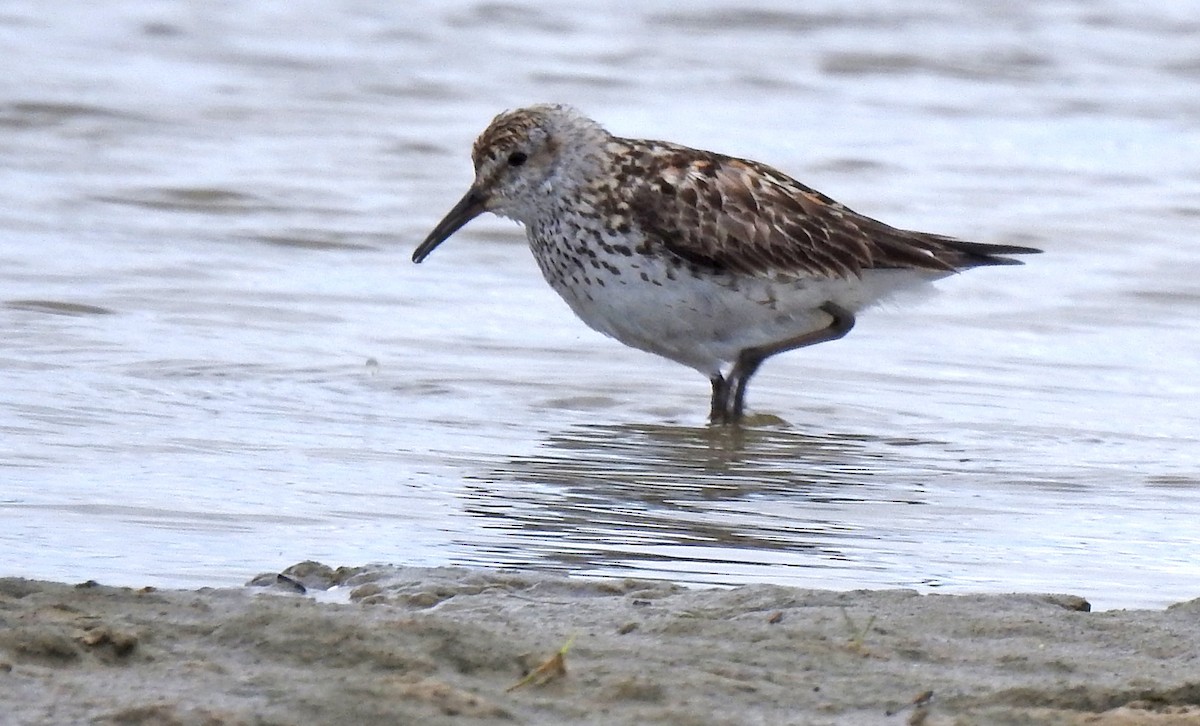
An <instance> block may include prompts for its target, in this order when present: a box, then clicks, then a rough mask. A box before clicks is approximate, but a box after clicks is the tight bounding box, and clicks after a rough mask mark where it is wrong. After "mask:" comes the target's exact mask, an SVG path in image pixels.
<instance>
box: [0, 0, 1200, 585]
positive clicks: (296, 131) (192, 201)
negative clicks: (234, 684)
mask: <svg viewBox="0 0 1200 726" xmlns="http://www.w3.org/2000/svg"><path fill="white" fill-rule="evenodd" d="M797 7H798V6H797V5H796V4H794V3H786V2H775V3H770V2H766V3H755V4H753V5H752V4H749V3H747V4H737V5H734V4H728V5H726V4H721V3H687V4H684V3H655V2H641V3H624V2H609V3H577V4H576V3H565V4H554V5H542V4H538V3H532V2H437V3H433V2H428V3H421V2H416V3H390V2H366V1H365V0H364V1H354V0H341V1H322V2H317V1H316V0H311V1H301V2H296V1H286V2H285V1H284V0H277V1H275V2H255V3H234V2H199V1H196V2H154V1H151V0H129V1H127V2H91V3H83V2H64V3H46V2H42V1H41V0H38V1H36V2H35V1H32V0H30V1H24V2H22V1H19V0H9V1H7V2H4V3H2V4H0V51H2V57H3V61H0V62H2V64H3V73H0V335H2V336H3V338H2V340H0V574H3V575H23V576H29V577H38V578H50V579H60V580H67V581H80V580H85V579H89V578H91V579H97V580H100V581H103V582H107V583H112V584H129V585H147V584H150V585H158V586H183V587H194V586H199V585H232V584H237V583H240V582H243V581H245V580H246V579H247V578H248V577H250V576H252V575H254V574H256V573H258V572H262V571H270V570H278V569H279V568H281V567H284V566H286V565H288V564H291V563H293V562H296V561H299V560H303V559H317V560H321V561H324V562H327V563H330V564H348V565H354V564H363V563H369V562H379V563H395V564H409V565H437V564H463V565H474V566H487V567H493V566H521V567H532V568H539V569H549V570H558V571H564V572H569V573H572V574H575V575H579V576H594V577H624V576H639V577H652V578H667V579H671V580H675V581H680V582H687V583H698V584H703V583H714V584H734V583H739V582H776V583H783V584H791V585H801V586H809V587H830V588H858V587H872V588H882V587H914V588H918V589H920V590H922V591H925V592H932V591H941V592H1008V591H1060V592H1072V593H1076V594H1079V595H1083V596H1085V597H1088V598H1089V599H1091V600H1092V601H1093V603H1094V604H1095V605H1096V606H1098V607H1162V606H1165V605H1166V604H1168V603H1170V602H1174V601H1178V600H1182V599H1187V598H1193V597H1196V596H1200V524H1198V523H1200V447H1198V432H1200V412H1198V406H1197V404H1198V403H1200V363H1198V362H1197V354H1198V353H1200V322H1198V321H1200V316H1198V315H1197V312H1198V310H1200V247H1198V237H1200V10H1197V9H1196V7H1195V6H1194V4H1192V3H1159V4H1147V3H1144V2H1137V3H1135V2H1125V1H1123V0H1102V1H1100V2H1034V1H1032V0H1029V1H1025V2H1007V3H995V2H992V1H991V0H977V1H974V2H960V3H942V2H934V1H932V0H916V1H913V2H907V1H906V2H872V3H846V2H824V3H806V4H804V5H803V6H802V7H803V9H802V10H798V9H796V8H797ZM542 101H559V102H567V103H572V104H575V105H577V106H579V107H580V108H582V109H583V110H585V111H586V112H588V113H589V114H590V115H592V116H594V117H596V118H597V119H599V120H601V121H602V122H603V123H605V124H606V125H607V126H608V127H609V128H610V129H611V130H613V131H614V132H616V133H619V134H622V135H629V136H650V137H657V138H666V139H670V140H673V141H678V142H682V143H687V144H691V145H694V146H700V147H704V148H709V149H713V150H718V151H722V152H726V153H731V154H735V155H740V156H746V157H751V158H755V159H759V160H762V161H766V162H769V163H771V164H772V165H774V166H776V167H778V168H781V169H783V170H785V171H787V172H789V173H791V174H793V175H795V176H796V177H798V178H799V179H801V180H803V181H805V182H806V183H809V184H811V185H813V186H815V187H817V188H818V189H821V190H822V191H824V192H826V193H828V194H830V195H832V196H833V197H834V198H836V199H838V200H840V201H842V202H844V203H846V204H847V205H849V206H851V207H852V208H855V209H857V210H859V211H861V212H864V213H866V214H870V215H871V216H875V217H878V218H881V219H883V220H885V221H887V222H889V223H892V224H895V225H897V226H904V227H911V228H916V229H922V230H926V231H935V232H940V233H944V234H952V235H955V236H960V237H964V238H967V239H974V240H978V241H984V242H998V243H1016V244H1031V245H1034V246H1039V247H1043V248H1044V249H1045V250H1046V254H1044V255H1041V256H1039V257H1036V258H1030V259H1029V260H1028V262H1029V264H1028V265H1026V266H1024V267H1013V268H994V269H984V270H975V271H971V272H969V273H967V274H963V275H960V276H956V277H955V278H953V279H949V280H946V281H945V282H943V283H941V284H940V285H939V288H940V289H941V294H939V295H937V296H935V297H933V298H931V299H928V300H924V301H921V302H919V303H914V304H895V305H890V306H886V307H884V308H881V309H878V310H873V311H870V312H868V313H865V314H863V315H861V316H860V319H859V325H858V327H857V328H856V330H855V331H854V332H853V333H852V334H851V335H850V336H849V337H848V338H846V339H845V340H842V341H838V342H836V343H831V344H828V345H823V346H819V347H817V348H813V349H809V350H806V351H802V352H797V353H793V354H790V355H785V356H781V357H779V358H776V359H773V360H772V361H771V362H770V363H768V364H767V365H766V366H765V367H764V369H763V371H762V372H761V373H760V374H759V376H758V377H757V378H756V380H755V385H754V386H753V387H752V388H751V400H750V405H751V407H752V408H753V409H754V410H755V411H757V412H759V413H761V414H765V415H764V416H760V417H759V418H758V419H756V421H757V424H756V425H754V426H751V427H749V428H747V429H746V430H743V431H741V432H729V431H724V430H714V429H710V428H708V427H707V426H706V425H705V422H704V414H705V412H706V409H707V396H708V383H707V381H705V380H703V379H702V378H701V377H699V376H698V375H696V374H695V373H694V372H692V371H689V370H686V369H683V368H681V367H678V366H676V365H674V364H671V363H668V362H666V361H662V360H659V359H656V358H654V357H651V356H648V355H646V354H643V353H639V352H637V351H632V350H628V349H625V348H623V347H622V346H620V345H619V344H617V343H615V342H613V341H611V340H608V339H605V338H603V337H602V336H600V335H598V334H596V333H593V332H592V331H590V330H588V329H587V328H586V327H585V326H583V325H582V324H581V323H579V322H578V321H577V320H575V319H574V318H573V316H572V315H571V314H570V312H569V310H568V309H567V307H566V306H565V305H564V304H563V303H562V302H561V301H560V300H559V299H558V298H557V297H556V296H555V295H554V294H553V293H552V292H551V291H550V290H549V289H548V288H547V287H546V285H545V284H544V283H543V281H542V280H541V279H540V275H539V274H538V272H537V269H536V266H535V265H534V263H533V261H532V258H531V257H530V255H529V253H528V251H527V249H526V248H525V245H524V240H523V236H522V233H521V231H520V229H519V228H517V227H516V226H515V225H513V224H511V223H508V222H505V221H503V220H498V219H492V218H488V219H481V220H479V221H477V222H475V223H473V224H472V225H471V226H469V227H468V228H467V229H465V230H464V231H463V232H461V233H459V235H457V236H456V237H455V238H454V239H453V240H451V241H450V242H449V243H447V244H446V245H444V246H443V247H442V248H440V249H439V250H438V251H437V252H436V253H435V254H434V255H433V256H432V257H431V258H430V259H429V260H428V261H427V262H426V263H425V264H423V265H421V266H419V267H418V266H414V265H412V264H411V263H410V262H409V259H408V258H409V255H410V253H411V250H412V248H413V247H414V246H415V245H416V244H417V243H418V242H419V241H420V239H421V238H422V237H423V236H424V234H425V233H426V232H427V231H428V230H429V229H430V228H431V226H432V225H433V224H434V223H435V222H436V221H437V220H438V219H439V218H440V217H441V215H442V214H443V213H444V212H445V211H446V210H447V209H448V208H449V206H450V205H451V204H452V203H453V202H454V201H455V200H457V198H458V197H459V196H460V195H461V193H462V192H463V191H464V190H465V188H466V185H467V184H468V183H469V182H470V180H471V167H470V162H469V148H470V144H471V142H472V140H473V139H474V137H475V135H476V134H477V133H478V132H479V131H480V130H481V129H482V128H483V127H484V126H485V125H486V124H487V122H488V121H489V120H490V119H491V117H492V116H493V115H494V114H496V113H497V112H499V111H500V110H503V109H505V108H512V107H516V106H520V105H525V104H528V103H533V102H542ZM773 417H777V419H778V420H774V418H773Z"/></svg>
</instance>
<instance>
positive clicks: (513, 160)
mask: <svg viewBox="0 0 1200 726" xmlns="http://www.w3.org/2000/svg"><path fill="white" fill-rule="evenodd" d="M527 159H529V155H528V154H526V153H525V152H524V151H514V152H513V153H511V154H509V155H508V165H509V166H520V165H522V164H524V163H525V161H526V160H527Z"/></svg>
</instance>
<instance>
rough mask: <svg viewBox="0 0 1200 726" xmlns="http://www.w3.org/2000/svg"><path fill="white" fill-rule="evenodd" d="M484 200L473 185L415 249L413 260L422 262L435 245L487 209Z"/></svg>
mask: <svg viewBox="0 0 1200 726" xmlns="http://www.w3.org/2000/svg"><path fill="white" fill-rule="evenodd" d="M484 201H485V199H484V196H483V195H482V194H480V193H479V191H477V190H476V189H475V187H471V189H470V190H468V191H467V193H466V195H465V196H463V198H462V199H460V200H458V204H455V205H454V208H453V209H451V210H450V211H449V212H447V213H446V216H445V217H443V218H442V221H440V222H438V223H437V226H436V227H434V228H433V231H432V232H430V233H429V236H428V237H426V238H425V241H424V242H422V243H421V244H420V245H419V246H418V247H417V249H416V250H414V251H413V256H412V261H413V262H418V263H419V262H421V261H422V260H424V259H425V258H426V257H428V256H429V253H430V252H433V249H434V248H435V247H437V246H438V245H440V244H441V243H443V242H445V241H446V240H447V239H449V237H450V235H452V234H454V233H455V232H457V231H458V230H459V229H461V228H462V226H463V225H464V224H466V223H467V222H470V221H471V220H472V219H475V218H476V217H478V216H479V215H480V214H483V213H484V212H485V211H487V210H486V209H485V208H484V206H483V205H484Z"/></svg>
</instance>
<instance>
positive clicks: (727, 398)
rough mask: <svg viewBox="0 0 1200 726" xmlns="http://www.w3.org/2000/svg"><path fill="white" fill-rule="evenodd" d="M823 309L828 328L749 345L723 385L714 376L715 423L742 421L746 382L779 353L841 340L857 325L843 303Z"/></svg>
mask: <svg viewBox="0 0 1200 726" xmlns="http://www.w3.org/2000/svg"><path fill="white" fill-rule="evenodd" d="M821 310H823V311H824V312H826V313H828V314H829V317H830V318H831V320H830V321H829V326H828V327H825V328H821V329H820V330H814V331H812V332H811V333H805V334H804V335H797V336H796V337H794V338H785V339H784V340H780V341H778V342H775V343H768V344H767V345H760V346H757V347H755V348H747V349H745V350H743V351H742V352H741V353H739V354H738V359H737V362H736V363H734V364H733V370H731V371H729V375H728V376H727V377H726V378H724V379H722V380H721V386H720V387H718V385H717V379H716V378H714V379H713V405H712V413H711V414H710V415H709V417H710V419H711V420H712V422H713V423H737V422H738V421H740V420H741V418H742V412H743V410H744V409H745V405H746V385H747V384H748V383H749V382H750V377H751V376H753V375H754V373H755V372H756V371H758V367H759V366H761V365H762V363H763V361H765V360H766V359H767V358H770V357H771V356H773V355H775V354H776V353H783V352H784V351H788V350H796V349H797V348H805V347H807V346H810V345H816V344H817V343H827V342H829V341H831V340H837V339H838V338H841V337H842V336H844V335H845V334H846V333H849V332H850V329H851V328H853V327H854V313H851V312H850V311H849V310H846V309H845V308H843V307H841V306H840V305H837V304H835V303H832V302H827V303H825V304H824V305H822V306H821ZM718 388H721V389H722V390H721V393H723V396H722V397H721V400H720V401H719V403H720V405H719V406H718V399H717V396H718ZM718 409H719V410H718Z"/></svg>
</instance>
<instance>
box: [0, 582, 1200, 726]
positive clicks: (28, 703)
mask: <svg viewBox="0 0 1200 726" xmlns="http://www.w3.org/2000/svg"><path fill="white" fill-rule="evenodd" d="M283 575H284V576H282V577H280V576H276V575H266V576H263V577H260V578H256V580H255V583H254V584H252V585H251V586H248V587H245V588H237V589H226V590H216V589H203V590H198V591H166V590H155V589H150V588H147V589H140V590H139V589H131V588H115V587H108V586H104V585H102V584H97V583H93V582H89V583H83V584H79V585H70V584H63V583H54V582H41V581H32V580H23V579H16V578H9V579H3V580H0V621H2V629H0V701H2V702H3V703H4V704H5V709H6V711H7V713H6V714H5V717H4V723H15V724H74V723H99V724H186V725H191V724H197V725H199V724H206V725H209V724H348V723H394V724H408V723H422V724H458V723H472V724H501V723H531V724H566V723H571V724H576V723H583V724H647V723H663V724H684V725H686V724H697V725H699V724H739V725H740V724H823V723H831V724H840V723H851V724H857V723H881V724H889V723H898V724H899V723H926V724H939V723H956V724H957V723H962V724H986V723H1012V724H1075V723H1079V724H1132V723H1151V724H1200V706H1198V705H1197V704H1200V599H1197V600H1192V601H1189V602H1185V603H1179V604H1177V605H1174V606H1172V607H1169V608H1167V609H1165V610H1161V611H1158V610H1128V611H1106V612H1089V611H1088V604H1087V603H1086V601H1084V600H1083V599H1081V598H1078V597H1074V596H1071V595H1041V594H1018V595H973V596H951V595H920V594H917V593H915V592H912V591H907V590H885V591H865V590H860V591H852V592H831V591H822V590H802V589H793V588H785V587H778V586H770V585H752V586H745V587H739V588H736V589H729V590H717V589H706V590H698V589H685V588H681V587H678V586H675V585H671V584H667V583H662V582H650V581H634V580H627V581H615V580H614V581H579V580H572V579H567V578H564V577H557V576H548V575H541V574H530V573H525V572H514V571H483V570H469V569H458V568H438V569H423V568H383V569H381V568H372V569H365V568H340V569H337V570H333V569H330V568H328V567H325V566H323V565H319V564H316V563H302V564H300V565H297V566H295V567H292V568H289V570H287V571H285V573H283ZM333 587H336V588H337V589H334V590H330V588H333ZM330 593H349V598H348V600H349V601H348V602H346V601H345V600H346V596H345V595H344V594H342V595H338V596H337V597H340V598H341V600H342V601H341V602H330V600H331V599H334V597H335V596H334V595H331V594H330ZM561 651H565V654H564V655H563V657H562V659H561V665H562V666H563V668H562V669H560V668H558V667H557V666H558V665H560V664H556V663H555V662H554V661H555V658H554V656H555V654H556V653H559V652H561ZM539 669H540V670H539ZM914 701H916V702H917V703H916V704H915V705H913V702H914ZM906 704H907V707H906Z"/></svg>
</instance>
